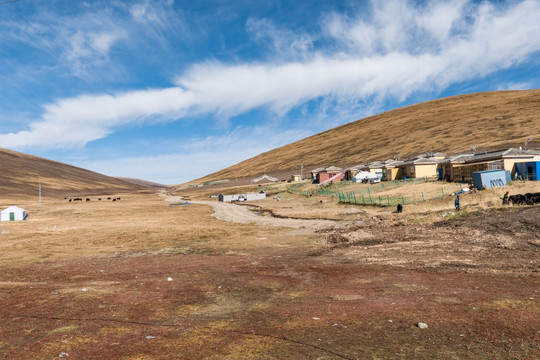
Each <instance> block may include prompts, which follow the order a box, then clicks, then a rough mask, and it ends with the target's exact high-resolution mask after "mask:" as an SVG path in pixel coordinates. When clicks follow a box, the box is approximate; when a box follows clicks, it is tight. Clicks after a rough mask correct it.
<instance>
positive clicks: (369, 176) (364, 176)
mask: <svg viewBox="0 0 540 360" xmlns="http://www.w3.org/2000/svg"><path fill="white" fill-rule="evenodd" d="M379 179H380V178H379V175H377V174H373V173H370V172H367V171H359V172H358V173H357V174H356V175H355V176H354V177H353V178H352V182H362V181H370V180H379Z"/></svg>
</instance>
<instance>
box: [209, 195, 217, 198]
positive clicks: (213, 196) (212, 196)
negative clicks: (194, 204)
mask: <svg viewBox="0 0 540 360" xmlns="http://www.w3.org/2000/svg"><path fill="white" fill-rule="evenodd" d="M210 197H211V198H217V197H219V195H210Z"/></svg>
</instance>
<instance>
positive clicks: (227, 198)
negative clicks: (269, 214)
mask: <svg viewBox="0 0 540 360" xmlns="http://www.w3.org/2000/svg"><path fill="white" fill-rule="evenodd" d="M218 198H219V201H224V202H233V201H253V200H262V199H266V193H265V192H264V191H261V192H258V193H251V194H235V195H223V194H219V196H218Z"/></svg>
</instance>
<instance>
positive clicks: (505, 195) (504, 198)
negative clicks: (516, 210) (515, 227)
mask: <svg viewBox="0 0 540 360" xmlns="http://www.w3.org/2000/svg"><path fill="white" fill-rule="evenodd" d="M502 201H503V205H508V204H509V202H508V191H507V192H506V193H505V194H504V196H503V198H502Z"/></svg>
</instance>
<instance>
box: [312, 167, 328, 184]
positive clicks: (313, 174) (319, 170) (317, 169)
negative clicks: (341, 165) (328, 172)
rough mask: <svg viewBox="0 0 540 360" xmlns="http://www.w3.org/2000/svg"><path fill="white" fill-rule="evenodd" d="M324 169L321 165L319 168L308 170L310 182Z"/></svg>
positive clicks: (314, 180)
mask: <svg viewBox="0 0 540 360" xmlns="http://www.w3.org/2000/svg"><path fill="white" fill-rule="evenodd" d="M324 170H325V168H323V167H319V168H316V169H313V170H311V171H310V172H309V175H310V177H311V182H313V183H315V182H317V176H318V175H319V173H320V172H321V171H324Z"/></svg>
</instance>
